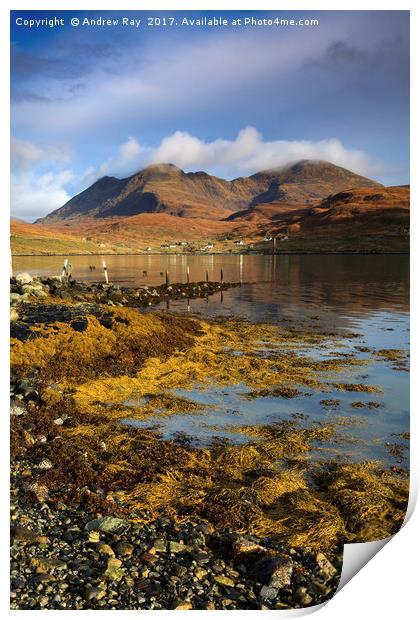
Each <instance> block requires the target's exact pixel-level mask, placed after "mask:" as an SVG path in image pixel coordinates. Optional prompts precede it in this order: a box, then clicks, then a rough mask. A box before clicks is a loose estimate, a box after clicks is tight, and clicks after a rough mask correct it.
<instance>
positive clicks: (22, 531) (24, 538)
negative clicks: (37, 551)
mask: <svg viewBox="0 0 420 620" xmlns="http://www.w3.org/2000/svg"><path fill="white" fill-rule="evenodd" d="M13 538H14V539H15V540H18V541H19V542H26V543H42V544H46V543H49V542H50V539H49V538H48V536H42V535H41V534H37V533H36V532H33V531H32V530H29V529H27V528H26V527H22V526H21V525H17V526H16V527H15V529H14V531H13Z"/></svg>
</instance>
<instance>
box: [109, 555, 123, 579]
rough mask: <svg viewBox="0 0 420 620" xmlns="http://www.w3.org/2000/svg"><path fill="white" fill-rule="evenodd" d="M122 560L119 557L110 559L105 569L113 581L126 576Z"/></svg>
mask: <svg viewBox="0 0 420 620" xmlns="http://www.w3.org/2000/svg"><path fill="white" fill-rule="evenodd" d="M121 565H122V562H121V560H118V559H117V558H110V559H109V560H108V567H107V569H106V571H105V577H107V578H108V579H111V580H112V581H120V580H121V579H122V578H123V577H124V569H122V568H121Z"/></svg>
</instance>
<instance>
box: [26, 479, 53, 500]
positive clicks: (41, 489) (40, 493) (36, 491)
mask: <svg viewBox="0 0 420 620" xmlns="http://www.w3.org/2000/svg"><path fill="white" fill-rule="evenodd" d="M23 488H24V490H25V491H27V492H28V493H29V495H30V497H31V498H32V499H34V500H36V501H37V502H39V503H44V502H46V500H47V499H48V497H49V491H48V487H46V486H45V485H43V484H38V483H37V482H27V483H26V484H25V485H24V487H23Z"/></svg>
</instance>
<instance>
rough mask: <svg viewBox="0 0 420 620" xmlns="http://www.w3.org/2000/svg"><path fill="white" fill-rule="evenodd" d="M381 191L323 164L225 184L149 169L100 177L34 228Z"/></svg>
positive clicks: (236, 215) (220, 214) (214, 212)
mask: <svg viewBox="0 0 420 620" xmlns="http://www.w3.org/2000/svg"><path fill="white" fill-rule="evenodd" d="M358 187H380V185H379V184H378V183H376V182H375V181H371V180H370V179H367V178H365V177H361V176H359V175H356V174H354V173H352V172H350V171H348V170H345V169H344V168H340V167H339V166H335V165H333V164H330V163H328V162H318V161H309V160H305V161H301V162H298V163H295V164H293V165H289V166H285V167H283V168H275V169H272V170H265V171H263V172H259V173H257V174H254V175H252V176H250V177H240V178H238V179H234V180H233V181H226V180H224V179H220V178H218V177H215V176H212V175H209V174H207V173H206V172H188V173H185V172H183V171H182V170H180V169H179V168H177V167H176V166H173V165H172V164H158V165H152V166H148V167H147V168H145V169H144V170H141V171H140V172H138V173H136V174H134V175H133V176H131V177H129V178H127V179H116V178H115V177H103V178H102V179H99V181H96V183H94V184H93V185H91V186H90V187H88V188H87V189H86V190H84V191H83V192H81V193H80V194H77V196H74V198H72V199H71V200H69V201H68V202H67V203H66V204H65V205H63V206H62V207H61V208H60V209H57V210H56V211H53V212H52V213H50V214H49V215H47V216H46V217H45V218H43V219H41V220H39V222H37V223H48V224H51V223H57V222H63V221H67V222H69V223H77V221H78V220H80V219H82V218H96V219H98V218H99V219H108V218H116V217H118V218H121V217H131V216H133V215H138V214H141V213H166V214H167V215H174V216H177V217H182V218H202V219H214V220H222V219H229V218H230V219H241V218H245V219H246V217H247V215H248V214H249V213H250V212H252V210H253V209H255V208H256V207H257V206H258V205H261V204H270V203H276V204H280V205H281V204H293V205H301V206H302V205H312V204H313V203H314V202H315V201H317V200H320V199H322V198H325V197H326V196H328V195H329V194H331V193H336V192H339V191H343V190H345V189H349V188H358Z"/></svg>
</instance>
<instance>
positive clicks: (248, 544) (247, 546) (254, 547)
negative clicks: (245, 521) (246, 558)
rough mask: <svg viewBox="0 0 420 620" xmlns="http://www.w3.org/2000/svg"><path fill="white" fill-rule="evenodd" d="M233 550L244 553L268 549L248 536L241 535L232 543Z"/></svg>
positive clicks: (236, 552)
mask: <svg viewBox="0 0 420 620" xmlns="http://www.w3.org/2000/svg"><path fill="white" fill-rule="evenodd" d="M232 551H233V552H234V553H235V554H236V555H239V554H242V553H245V554H247V553H266V552H267V549H265V548H264V547H262V546H261V545H258V544H257V543H255V542H253V541H251V540H247V539H246V538H243V537H240V538H238V539H236V540H235V541H234V543H233V544H232Z"/></svg>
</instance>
